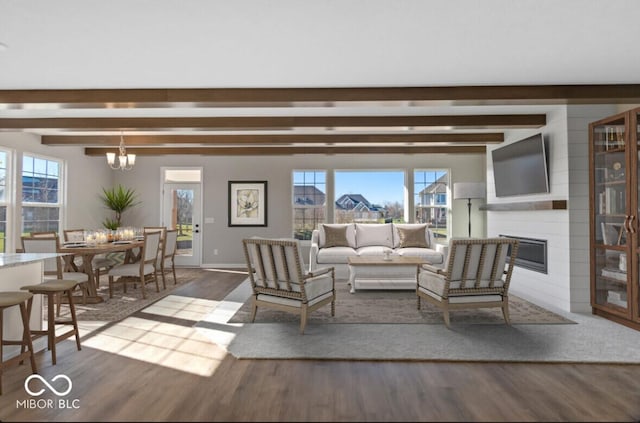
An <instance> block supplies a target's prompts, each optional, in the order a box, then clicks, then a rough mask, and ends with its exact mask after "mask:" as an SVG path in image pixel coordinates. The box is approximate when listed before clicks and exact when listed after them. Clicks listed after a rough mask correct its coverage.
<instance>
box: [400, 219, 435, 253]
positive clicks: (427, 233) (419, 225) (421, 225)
mask: <svg viewBox="0 0 640 423" xmlns="http://www.w3.org/2000/svg"><path fill="white" fill-rule="evenodd" d="M400 228H406V229H415V228H421V229H423V230H424V238H425V241H426V244H427V247H426V248H432V247H431V241H432V240H431V231H430V230H429V227H428V226H427V225H426V224H425V223H394V224H393V248H399V247H400V233H399V231H398V229H400Z"/></svg>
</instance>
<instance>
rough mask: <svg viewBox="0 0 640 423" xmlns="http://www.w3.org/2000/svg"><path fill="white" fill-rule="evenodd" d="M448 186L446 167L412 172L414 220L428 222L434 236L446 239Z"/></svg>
mask: <svg viewBox="0 0 640 423" xmlns="http://www.w3.org/2000/svg"><path fill="white" fill-rule="evenodd" d="M449 186H450V183H449V171H448V170H446V169H420V170H415V171H414V173H413V193H414V195H415V202H414V206H415V210H416V222H417V223H428V224H429V227H430V228H431V230H432V232H433V235H434V236H435V237H436V238H441V239H443V238H444V239H446V238H447V237H448V235H449V226H448V217H449V215H450V213H449V209H450V207H451V205H450V204H451V202H450V201H449V196H450V189H449Z"/></svg>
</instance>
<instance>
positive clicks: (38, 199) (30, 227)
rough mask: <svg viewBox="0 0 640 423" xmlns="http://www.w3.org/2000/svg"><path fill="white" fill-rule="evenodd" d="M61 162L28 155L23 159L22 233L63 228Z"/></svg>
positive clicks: (57, 230)
mask: <svg viewBox="0 0 640 423" xmlns="http://www.w3.org/2000/svg"><path fill="white" fill-rule="evenodd" d="M61 167H62V163H61V162H60V161H58V160H49V159H45V158H41V157H36V156H31V155H27V154H25V155H24V156H23V159H22V233H23V234H26V233H30V232H44V231H55V232H59V229H60V208H61V201H60V200H61V195H60V187H61V175H60V169H61Z"/></svg>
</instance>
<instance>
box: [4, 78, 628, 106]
mask: <svg viewBox="0 0 640 423" xmlns="http://www.w3.org/2000/svg"><path fill="white" fill-rule="evenodd" d="M518 100H520V101H523V102H526V103H527V104H540V103H537V102H541V101H542V102H546V103H549V102H553V103H612V102H617V103H621V102H636V101H639V100H640V84H588V85H581V84H574V85H487V86H485V85H479V86H478V85H471V86H446V87H359V88H198V89H190V88H172V89H164V88H158V89H154V88H151V89H84V90H82V89H61V90H38V89H35V90H0V104H14V105H20V104H22V105H26V104H47V103H57V104H58V105H60V106H61V107H64V105H68V106H78V105H80V104H91V105H93V106H94V107H109V108H111V107H125V108H130V107H148V105H149V104H152V105H156V106H159V107H163V104H165V105H169V103H199V104H201V105H203V106H206V105H212V104H213V105H215V104H217V103H221V104H224V103H228V104H232V103H242V105H243V106H250V105H252V104H255V105H257V106H259V105H260V104H261V103H266V104H268V103H283V105H284V104H286V103H293V102H335V101H340V102H352V101H471V102H472V101H478V102H490V103H492V104H493V103H495V104H500V102H508V103H509V104H512V102H513V101H518ZM485 104H489V103H485Z"/></svg>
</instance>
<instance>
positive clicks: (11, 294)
mask: <svg viewBox="0 0 640 423" xmlns="http://www.w3.org/2000/svg"><path fill="white" fill-rule="evenodd" d="M31 301H33V294H31V293H29V292H22V291H4V292H0V341H1V342H0V395H2V373H3V371H4V369H5V368H6V367H9V366H10V365H14V364H21V363H22V362H23V361H24V359H25V358H27V357H29V359H30V360H31V371H32V372H33V373H37V372H38V369H37V367H36V360H35V357H34V352H33V343H32V342H31V331H30V330H29V312H28V309H29V307H28V305H27V302H31ZM13 306H20V315H21V317H22V326H23V327H24V330H23V332H22V339H21V340H20V341H16V340H9V339H7V340H5V339H4V333H3V329H2V328H3V324H4V322H3V315H4V309H5V308H9V307H13ZM4 345H20V346H21V350H20V355H18V356H16V357H13V358H10V359H8V360H7V361H4V360H3V359H2V357H3V355H2V354H3V351H2V347H3V346H4ZM25 347H26V348H27V351H25Z"/></svg>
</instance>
